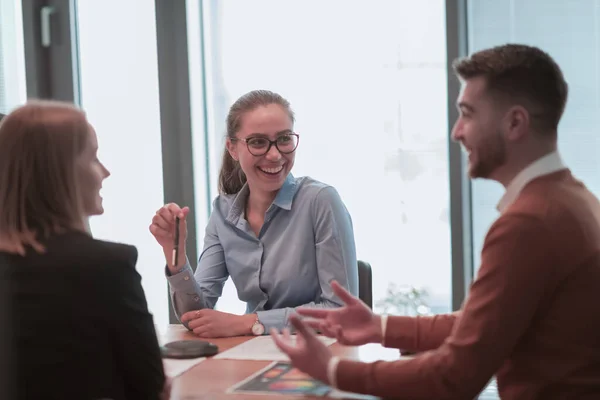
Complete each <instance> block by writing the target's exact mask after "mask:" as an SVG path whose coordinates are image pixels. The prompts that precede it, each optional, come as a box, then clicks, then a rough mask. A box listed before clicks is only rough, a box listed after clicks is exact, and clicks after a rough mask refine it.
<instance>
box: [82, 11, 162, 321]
mask: <svg viewBox="0 0 600 400" xmlns="http://www.w3.org/2000/svg"><path fill="white" fill-rule="evenodd" d="M115 10H118V12H115ZM76 18H77V25H78V36H79V49H78V50H79V64H80V84H81V102H82V106H83V108H84V109H85V110H86V112H87V114H88V117H89V120H90V122H91V123H92V124H93V125H94V127H95V128H96V131H97V134H98V140H99V142H100V143H99V144H100V151H99V157H100V158H101V159H102V161H103V162H104V163H105V164H106V166H107V168H108V169H109V170H110V171H111V173H112V175H111V176H110V177H109V178H108V179H107V180H106V181H105V182H104V187H103V189H102V196H103V198H104V209H105V213H104V215H102V216H99V217H94V218H92V219H91V220H90V226H91V230H92V233H93V235H94V237H96V238H98V239H104V240H111V241H116V242H123V243H128V244H133V245H135V246H136V247H137V250H138V253H139V256H138V262H137V269H138V271H139V273H140V274H141V276H142V284H143V287H144V290H145V292H146V298H147V300H148V306H149V308H150V311H151V312H152V313H153V314H154V321H155V323H156V324H157V325H159V326H164V325H166V324H167V323H168V302H167V285H166V281H165V278H164V272H163V269H164V265H165V264H164V255H163V253H162V250H161V248H160V247H159V246H158V244H157V243H156V242H155V240H154V238H153V237H152V235H151V234H150V232H149V230H148V226H149V225H150V222H151V218H152V216H153V215H154V213H155V212H156V210H157V209H158V208H159V207H160V206H162V204H163V201H164V200H163V181H162V151H161V132H160V107H159V92H158V66H157V53H156V51H157V50H156V20H155V12H154V2H153V1H143V2H140V1H137V0H105V1H98V2H96V1H79V2H78V3H77V12H76Z"/></svg>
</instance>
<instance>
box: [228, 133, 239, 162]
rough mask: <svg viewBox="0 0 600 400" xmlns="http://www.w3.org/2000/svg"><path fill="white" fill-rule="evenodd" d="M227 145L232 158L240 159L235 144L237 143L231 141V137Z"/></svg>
mask: <svg viewBox="0 0 600 400" xmlns="http://www.w3.org/2000/svg"><path fill="white" fill-rule="evenodd" d="M225 147H226V148H227V151H228V152H229V155H230V156H231V158H233V159H234V160H235V161H239V156H238V152H237V146H236V145H235V143H233V142H232V141H231V139H229V138H227V139H226V141H225Z"/></svg>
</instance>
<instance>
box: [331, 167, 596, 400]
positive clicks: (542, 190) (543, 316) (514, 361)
mask: <svg viewBox="0 0 600 400" xmlns="http://www.w3.org/2000/svg"><path fill="white" fill-rule="evenodd" d="M481 259H482V261H481V267H480V269H479V272H478V275H477V278H476V280H475V281H474V283H473V284H472V286H471V289H470V293H469V295H468V297H467V299H466V300H465V303H464V304H463V307H462V309H461V311H459V312H457V313H454V314H449V315H440V316H434V317H425V318H423V317H419V318H411V317H389V319H388V322H387V329H386V333H385V339H384V344H385V345H386V346H387V347H395V348H401V349H406V350H413V351H419V352H422V353H420V354H419V355H417V356H416V357H415V358H413V359H409V360H398V361H395V362H382V361H379V362H375V363H370V364H367V363H361V362H355V361H349V360H342V361H340V363H339V364H338V367H337V374H336V376H337V383H338V387H339V388H340V389H342V390H348V391H354V392H361V393H369V394H373V395H376V396H381V397H385V398H401V399H437V400H441V399H469V400H471V399H473V398H474V397H475V396H476V395H477V394H478V393H479V392H480V391H481V390H482V389H483V387H484V386H485V385H486V383H487V382H488V380H489V379H490V378H491V377H492V376H493V375H494V374H496V375H497V380H498V388H499V391H500V396H501V398H502V399H506V400H516V399H518V400H529V399H543V400H552V399H561V400H562V399H590V400H591V399H600V203H599V202H598V200H597V199H596V197H594V196H593V195H592V194H591V193H590V192H589V191H588V190H587V189H586V188H585V186H584V185H583V184H581V183H580V182H579V181H577V180H576V179H574V178H573V177H572V175H571V173H570V172H569V171H568V170H563V171H560V172H556V173H552V174H549V175H546V176H543V177H539V178H537V179H535V180H533V181H532V182H530V183H529V184H527V186H525V188H524V189H523V190H522V191H521V193H520V194H519V197H518V198H517V199H516V200H515V202H514V203H513V204H512V205H511V206H510V207H508V209H507V210H505V212H504V213H503V214H502V215H501V216H500V217H499V218H498V220H497V221H496V222H495V223H494V224H493V225H492V227H491V228H490V230H489V232H488V234H487V237H486V239H485V242H484V246H483V250H482V258H481Z"/></svg>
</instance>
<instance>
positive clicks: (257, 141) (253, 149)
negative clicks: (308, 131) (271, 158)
mask: <svg viewBox="0 0 600 400" xmlns="http://www.w3.org/2000/svg"><path fill="white" fill-rule="evenodd" d="M231 140H232V141H234V142H235V141H236V140H241V141H242V142H246V146H247V147H248V151H249V152H250V154H252V155H253V156H264V155H265V154H267V153H268V152H269V150H271V146H273V145H275V147H277V150H279V152H280V153H281V154H290V153H293V152H294V151H295V150H296V147H298V142H299V141H300V136H299V135H298V134H296V133H284V134H283V135H279V136H277V139H275V140H269V139H267V138H266V137H261V136H258V137H251V138H246V139H240V138H231Z"/></svg>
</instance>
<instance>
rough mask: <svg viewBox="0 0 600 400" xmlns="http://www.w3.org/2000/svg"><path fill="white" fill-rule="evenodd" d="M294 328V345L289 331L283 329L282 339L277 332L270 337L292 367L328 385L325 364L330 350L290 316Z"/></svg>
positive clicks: (273, 331) (303, 325)
mask: <svg viewBox="0 0 600 400" xmlns="http://www.w3.org/2000/svg"><path fill="white" fill-rule="evenodd" d="M290 322H291V323H292V326H293V327H294V328H296V343H295V344H294V343H292V340H291V338H290V331H289V330H288V329H284V331H283V337H282V336H281V335H280V334H279V333H278V332H277V330H275V329H272V330H271V337H272V338H273V341H274V342H275V344H276V345H277V347H279V349H280V350H281V351H283V352H284V353H285V354H287V355H288V357H289V358H290V361H291V362H292V365H293V366H294V367H296V368H298V369H299V370H300V371H302V372H304V373H307V374H309V375H310V376H312V377H313V378H316V379H318V380H320V381H321V382H323V383H326V384H329V383H330V382H329V379H328V378H327V364H329V360H331V357H332V354H331V350H329V348H328V347H327V346H326V345H325V344H324V343H323V342H322V341H320V340H319V338H318V337H317V335H315V333H314V332H313V331H312V330H311V329H310V328H309V327H308V326H307V325H306V324H304V323H303V322H302V321H301V320H300V318H298V316H296V315H292V316H290Z"/></svg>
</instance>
